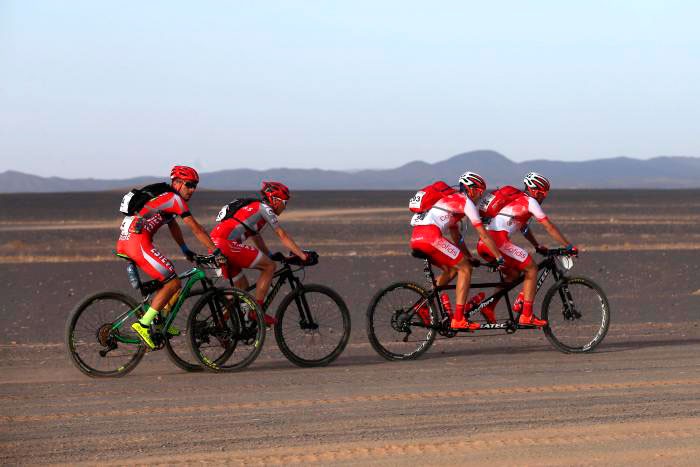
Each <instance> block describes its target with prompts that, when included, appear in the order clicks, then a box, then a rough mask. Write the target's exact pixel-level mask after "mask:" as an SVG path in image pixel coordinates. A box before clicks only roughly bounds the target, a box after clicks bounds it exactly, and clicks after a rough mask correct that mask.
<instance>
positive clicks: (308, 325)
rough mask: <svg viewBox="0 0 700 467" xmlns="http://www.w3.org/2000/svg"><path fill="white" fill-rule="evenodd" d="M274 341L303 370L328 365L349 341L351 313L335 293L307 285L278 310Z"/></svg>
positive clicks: (290, 295) (288, 297)
mask: <svg viewBox="0 0 700 467" xmlns="http://www.w3.org/2000/svg"><path fill="white" fill-rule="evenodd" d="M276 317H277V323H276V324H275V339H276V340H277V345H278V346H279V348H280V350H281V351H282V353H283V354H284V356H285V357H287V359H288V360H289V361H290V362H292V363H294V364H295V365H298V366H302V367H310V366H323V365H328V364H329V363H331V362H332V361H333V360H335V359H336V358H338V356H339V355H340V354H341V353H342V352H343V350H344V349H345V346H346V345H347V343H348V340H349V339H350V312H349V311H348V307H347V306H346V305H345V302H344V301H343V299H342V298H341V297H340V295H338V294H337V293H336V292H335V291H334V290H332V289H330V288H328V287H325V286H323V285H315V284H313V285H312V284H306V285H304V286H303V287H302V288H300V289H298V290H295V291H294V292H292V293H290V294H289V295H287V296H286V297H284V299H283V300H282V302H281V303H280V306H279V308H278V309H277V316H276Z"/></svg>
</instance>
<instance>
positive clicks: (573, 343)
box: [542, 277, 610, 353]
mask: <svg viewBox="0 0 700 467" xmlns="http://www.w3.org/2000/svg"><path fill="white" fill-rule="evenodd" d="M542 319H546V320H547V321H548V325H547V326H545V328H544V334H545V336H547V339H548V340H549V342H550V343H551V344H552V345H553V346H554V347H556V348H557V349H558V350H560V351H562V352H565V353H581V352H590V351H591V350H593V349H594V348H595V347H596V346H597V345H598V344H600V342H601V341H602V340H603V338H604V337H605V334H606V333H607V332H608V326H609V325H610V305H609V304H608V299H607V297H606V296H605V292H603V289H601V288H600V286H599V285H598V284H596V283H595V282H593V281H592V280H590V279H587V278H585V277H567V278H564V279H562V280H560V281H559V282H557V283H556V284H554V285H553V286H552V287H551V288H550V289H549V290H548V291H547V295H545V297H544V301H543V302H542Z"/></svg>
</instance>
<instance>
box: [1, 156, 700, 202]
mask: <svg viewBox="0 0 700 467" xmlns="http://www.w3.org/2000/svg"><path fill="white" fill-rule="evenodd" d="M466 170H471V171H473V172H478V173H480V174H481V175H483V176H484V177H485V178H486V180H487V181H488V183H489V186H498V185H504V184H515V185H519V184H520V183H521V180H522V178H523V176H524V175H525V174H526V173H527V172H529V171H536V172H541V173H543V174H544V175H546V176H547V177H549V178H550V179H551V180H552V184H553V186H554V188H700V158H695V157H656V158H654V159H649V160H640V159H631V158H628V157H616V158H612V159H598V160H592V161H585V162H562V161H547V160H533V161H527V162H513V161H511V160H510V159H508V158H506V157H505V156H503V155H502V154H499V153H498V152H495V151H472V152H465V153H463V154H458V155H456V156H454V157H451V158H449V159H447V160H444V161H441V162H436V163H434V164H428V163H426V162H421V161H414V162H409V163H408V164H405V165H402V166H401V167H397V168H395V169H386V170H360V171H354V172H343V171H337V170H320V169H287V168H280V169H270V170H262V171H259V170H250V169H236V170H222V171H218V172H209V173H204V174H201V176H202V181H201V186H202V188H205V189H211V190H253V189H256V188H257V187H258V186H259V185H260V181H261V180H279V181H282V182H285V183H287V184H289V185H290V186H292V187H294V189H297V190H391V189H401V190H409V189H413V188H416V187H418V186H420V185H425V184H427V183H430V182H432V181H434V180H437V179H442V180H446V181H448V182H450V183H455V182H456V180H457V178H458V177H459V175H460V174H461V173H462V172H464V171H466ZM163 178H165V177H137V178H129V179H121V180H98V179H92V178H88V179H65V178H58V177H49V178H43V177H38V176H35V175H29V174H24V173H21V172H15V171H7V172H3V173H0V193H20V192H24V193H26V192H65V191H102V190H114V189H124V188H127V187H132V186H139V185H144V184H147V183H152V182H154V181H160V180H162V179H163Z"/></svg>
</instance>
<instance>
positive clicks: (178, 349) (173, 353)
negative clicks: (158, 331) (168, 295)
mask: <svg viewBox="0 0 700 467" xmlns="http://www.w3.org/2000/svg"><path fill="white" fill-rule="evenodd" d="M194 303H196V301H195V300H194V297H187V298H186V299H185V301H184V303H183V304H182V306H181V307H180V309H179V310H178V311H177V316H175V319H174V320H173V322H172V326H175V327H176V328H177V329H178V330H179V331H180V335H179V336H171V335H169V334H168V333H167V332H166V333H164V334H165V350H167V352H168V358H170V361H171V362H173V363H174V364H175V366H177V367H179V368H181V369H183V370H185V371H204V367H203V366H202V365H200V364H199V362H198V361H197V359H196V358H195V357H194V356H193V355H192V352H191V351H190V343H189V341H190V339H189V326H188V322H187V318H188V317H189V314H190V311H191V308H192V307H193V304H194Z"/></svg>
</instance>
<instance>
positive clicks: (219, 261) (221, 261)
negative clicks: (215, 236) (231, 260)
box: [211, 248, 228, 267]
mask: <svg viewBox="0 0 700 467" xmlns="http://www.w3.org/2000/svg"><path fill="white" fill-rule="evenodd" d="M211 255H212V256H213V257H214V261H215V262H216V265H217V266H219V267H221V266H225V265H226V263H227V262H228V261H227V260H226V256H224V254H223V253H222V252H221V250H220V249H218V248H217V249H216V250H214V251H212V252H211Z"/></svg>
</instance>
